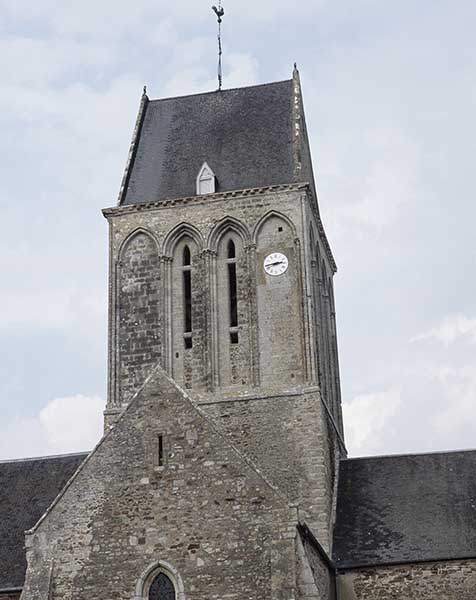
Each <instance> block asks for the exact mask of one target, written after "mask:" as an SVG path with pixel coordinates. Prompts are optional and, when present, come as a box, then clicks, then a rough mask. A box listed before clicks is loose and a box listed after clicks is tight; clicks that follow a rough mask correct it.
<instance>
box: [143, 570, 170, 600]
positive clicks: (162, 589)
mask: <svg viewBox="0 0 476 600" xmlns="http://www.w3.org/2000/svg"><path fill="white" fill-rule="evenodd" d="M149 600H175V588H174V585H173V583H172V582H171V581H170V579H169V578H168V577H167V575H166V574H165V573H159V574H158V575H157V577H156V578H155V579H154V581H153V582H152V585H151V586H150V590H149Z"/></svg>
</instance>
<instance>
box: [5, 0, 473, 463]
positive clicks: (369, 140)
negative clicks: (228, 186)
mask: <svg viewBox="0 0 476 600" xmlns="http://www.w3.org/2000/svg"><path fill="white" fill-rule="evenodd" d="M224 8H225V11H226V14H225V20H224V24H223V36H224V87H235V86H242V85H253V84H255V83H264V82H269V81H275V80H281V79H288V78H290V76H291V72H292V66H293V63H294V61H296V62H297V63H298V66H299V69H300V73H301V80H302V86H303V94H304V103H305V110H306V118H307V124H308V129H309V135H310V140H311V145H312V152H313V159H314V169H315V176H316V180H317V187H318V192H319V202H320V210H321V215H322V218H323V221H324V225H325V228H326V232H327V235H328V238H329V240H330V243H331V246H332V249H333V252H334V255H335V258H336V261H337V264H338V266H339V272H338V273H337V275H336V277H335V295H336V305H337V324H338V340H339V351H340V367H341V380H342V397H343V406H344V419H345V423H346V441H347V446H348V450H349V455H351V456H358V455H374V454H388V453H413V452H427V451H440V450H450V449H463V448H475V447H476V440H475V436H476V361H475V351H476V278H475V266H476V237H475V233H474V230H475V223H476V202H475V183H474V179H473V174H474V171H475V169H474V163H475V155H476V116H475V107H476V48H475V46H476V41H475V39H476V38H475V36H474V31H475V30H476V3H475V2H474V0H457V1H456V2H455V0H446V1H444V0H419V1H418V2H415V1H414V0H411V1H410V0H386V1H385V2H382V0H333V1H330V0H310V1H308V2H305V3H300V4H294V3H289V2H284V1H282V0H272V1H271V0H262V1H261V2H256V1H253V2H252V1H251V0H226V1H225V2H224ZM216 52H217V50H216V20H215V17H214V15H213V13H212V11H211V8H210V2H205V1H202V0H193V1H192V0H182V2H180V3H178V2H177V3H171V2H165V1H164V0H136V2H134V3H131V2H129V1H127V2H126V1H125V0H114V1H112V0H101V1H100V2H97V0H96V1H94V2H93V1H92V0H82V1H81V2H77V1H74V2H73V1H72V0H61V1H60V0H42V1H41V2H37V1H33V0H23V1H22V2H18V0H0V72H1V74H2V76H1V78H0V130H1V132H2V135H1V136H0V153H1V156H2V163H1V167H0V172H1V177H0V211H1V213H0V214H1V230H2V235H1V236H0V344H1V349H2V351H1V361H0V459H10V458H21V457H26V456H37V455H49V454H58V453H64V452H75V451H81V450H88V449H90V448H92V447H93V445H94V444H95V443H96V442H97V440H98V439H99V437H100V435H101V429H102V410H103V407H104V403H105V398H106V359H107V356H106V352H107V347H106V343H107V228H106V221H105V220H104V219H103V217H102V215H101V212H100V210H101V209H102V208H104V207H110V206H114V205H115V204H116V202H117V194H118V191H119V186H120V182H121V178H122V173H123V169H124V166H125V162H126V157H127V153H128V148H129V143H130V139H131V134H132V129H133V126H134V122H135V119H136V115H137V110H138V105H139V100H140V95H141V93H142V88H143V85H144V84H147V86H148V93H149V96H150V97H151V98H158V97H166V96H170V95H180V94H189V93H195V92H200V91H210V90H213V89H215V88H216Z"/></svg>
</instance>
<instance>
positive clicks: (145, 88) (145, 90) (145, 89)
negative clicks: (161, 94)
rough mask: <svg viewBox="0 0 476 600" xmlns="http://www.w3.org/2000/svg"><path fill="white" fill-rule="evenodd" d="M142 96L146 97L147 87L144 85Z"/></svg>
mask: <svg viewBox="0 0 476 600" xmlns="http://www.w3.org/2000/svg"><path fill="white" fill-rule="evenodd" d="M144 96H147V86H146V85H144Z"/></svg>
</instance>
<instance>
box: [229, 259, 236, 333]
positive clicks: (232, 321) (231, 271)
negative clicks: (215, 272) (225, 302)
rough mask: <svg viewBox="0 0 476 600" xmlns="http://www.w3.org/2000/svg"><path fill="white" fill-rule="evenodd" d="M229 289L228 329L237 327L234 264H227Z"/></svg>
mask: <svg viewBox="0 0 476 600" xmlns="http://www.w3.org/2000/svg"><path fill="white" fill-rule="evenodd" d="M228 280H229V281H228V282H229V287H230V327H238V302H237V297H236V263H234V262H233V263H229V264H228Z"/></svg>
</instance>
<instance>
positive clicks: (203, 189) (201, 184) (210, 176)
mask: <svg viewBox="0 0 476 600" xmlns="http://www.w3.org/2000/svg"><path fill="white" fill-rule="evenodd" d="M215 187H216V179H215V173H214V172H213V171H212V170H211V169H210V167H209V166H208V165H207V163H203V166H202V168H201V169H200V171H199V173H198V176H197V194H198V195H199V196H201V195H202V194H214V193H215V191H216V190H215Z"/></svg>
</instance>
